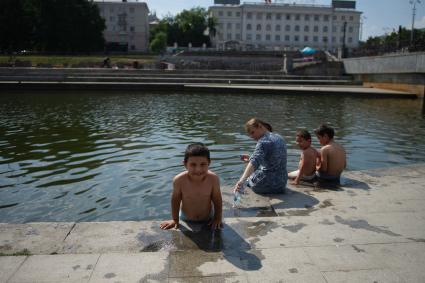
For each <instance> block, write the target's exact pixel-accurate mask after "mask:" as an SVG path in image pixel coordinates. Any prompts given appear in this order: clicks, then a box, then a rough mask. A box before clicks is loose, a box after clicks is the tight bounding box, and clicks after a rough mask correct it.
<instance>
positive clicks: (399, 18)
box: [106, 0, 425, 39]
mask: <svg viewBox="0 0 425 283" xmlns="http://www.w3.org/2000/svg"><path fill="white" fill-rule="evenodd" d="M106 1H113V0H106ZM128 1H129V2H132V1H135V0H128ZM415 1H417V0H415ZM139 2H146V3H147V4H148V6H149V9H150V10H151V11H156V14H157V16H158V17H160V18H161V17H162V16H165V15H167V14H168V13H171V14H172V15H175V14H177V13H179V12H181V11H182V10H184V9H190V8H192V7H195V6H200V7H205V8H208V7H209V6H211V5H213V3H214V0H145V1H143V0H139ZM242 2H245V1H244V0H241V3H242ZM247 2H248V1H247ZM249 2H264V1H260V0H249ZM272 2H275V0H272ZM277 2H279V3H282V2H283V3H293V2H296V3H298V4H312V3H315V4H317V5H330V4H331V2H332V0H283V1H282V0H278V1H277ZM356 2H357V10H358V11H361V12H363V16H364V17H365V18H364V24H363V36H362V37H363V38H362V39H366V38H367V37H369V36H375V35H382V34H384V33H387V32H391V31H392V30H393V29H396V30H398V26H399V25H402V26H404V27H407V28H408V29H410V28H411V25H412V8H413V5H412V4H410V2H409V0H357V1H356ZM421 2H422V4H417V5H416V17H415V19H416V20H415V28H425V0H421Z"/></svg>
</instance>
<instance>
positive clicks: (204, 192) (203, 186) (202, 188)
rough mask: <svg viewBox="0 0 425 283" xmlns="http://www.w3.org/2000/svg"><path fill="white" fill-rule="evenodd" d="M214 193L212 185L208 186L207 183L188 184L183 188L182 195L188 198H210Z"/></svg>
mask: <svg viewBox="0 0 425 283" xmlns="http://www.w3.org/2000/svg"><path fill="white" fill-rule="evenodd" d="M211 192H212V186H211V184H208V183H207V182H203V183H198V184H193V183H191V182H188V183H187V184H185V186H183V188H182V194H183V197H188V198H192V197H193V198H199V197H209V196H210V195H211Z"/></svg>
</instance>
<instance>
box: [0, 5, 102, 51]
mask: <svg viewBox="0 0 425 283" xmlns="http://www.w3.org/2000/svg"><path fill="white" fill-rule="evenodd" d="M104 29H105V22H104V20H103V19H102V18H101V17H100V14H99V9H98V7H97V5H96V4H95V3H94V2H93V1H88V0H66V1H65V0H1V1H0V49H1V50H2V51H7V52H13V51H19V50H23V49H31V50H35V51H43V52H61V53H73V52H91V51H100V50H103V46H104V39H103V34H102V32H103V30H104Z"/></svg>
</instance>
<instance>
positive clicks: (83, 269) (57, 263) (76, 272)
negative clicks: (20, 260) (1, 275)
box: [8, 254, 100, 283]
mask: <svg viewBox="0 0 425 283" xmlns="http://www.w3.org/2000/svg"><path fill="white" fill-rule="evenodd" d="M99 256H100V255H98V254H97V255H96V254H92V255H36V256H30V257H28V259H27V260H26V261H25V262H24V264H23V265H22V266H21V267H20V268H19V270H18V272H16V273H15V275H13V276H12V278H10V280H9V281H8V283H27V282H28V283H33V282H40V283H41V282H43V283H44V282H46V283H47V282H49V283H50V282H52V283H57V282H88V281H89V279H90V276H91V274H92V273H93V269H94V267H95V266H96V262H97V260H98V259H99Z"/></svg>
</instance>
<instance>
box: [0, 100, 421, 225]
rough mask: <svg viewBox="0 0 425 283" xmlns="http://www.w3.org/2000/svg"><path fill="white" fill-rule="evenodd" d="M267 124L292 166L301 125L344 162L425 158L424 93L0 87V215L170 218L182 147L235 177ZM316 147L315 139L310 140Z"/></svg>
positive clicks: (359, 164) (371, 164) (356, 165)
mask: <svg viewBox="0 0 425 283" xmlns="http://www.w3.org/2000/svg"><path fill="white" fill-rule="evenodd" d="M252 116H257V117H261V118H263V119H264V120H266V121H269V122H270V123H271V124H272V125H273V127H274V128H275V131H276V132H279V133H280V134H282V135H283V136H284V137H285V139H286V141H287V143H288V167H289V169H292V168H295V167H296V166H297V162H298V158H299V151H298V149H297V148H296V145H295V142H294V140H295V138H294V135H295V130H296V129H297V128H299V127H305V128H307V129H309V130H312V129H313V128H315V127H317V126H318V125H319V124H320V123H321V122H329V123H331V124H332V125H334V126H335V127H336V129H337V137H336V139H337V140H338V141H340V142H341V143H342V144H343V145H344V146H345V147H346V149H347V151H348V158H349V164H348V170H358V169H368V168H376V167H387V166H394V165H402V164H409V163H416V162H425V145H424V143H423V141H422V136H424V134H425V123H424V120H425V118H424V115H423V114H422V105H421V103H420V102H418V101H417V100H397V99H382V100H380V99H354V98H345V97H335V96H333V97H328V98H318V97H305V96H302V97H300V96H276V95H270V96H267V95H210V94H199V95H182V94H137V93H128V94H100V93H48V94H43V93H13V94H1V96H0V222H29V221H93V220H96V221H106V220H141V219H162V218H168V217H169V213H170V208H169V201H170V197H169V195H170V191H171V180H172V177H173V176H174V175H175V174H177V173H178V172H180V171H181V170H183V167H182V165H181V161H182V158H183V151H184V149H185V147H186V145H187V144H189V143H192V142H204V143H206V144H207V145H208V146H209V147H210V149H211V151H212V158H213V161H212V164H211V167H212V170H214V171H215V172H216V173H218V174H219V176H220V178H221V183H222V185H226V186H230V185H232V184H233V183H234V182H235V181H236V180H237V178H238V177H239V175H240V173H241V172H242V170H243V164H241V162H240V161H239V158H238V156H239V154H241V153H247V152H251V151H252V150H253V148H254V145H255V143H254V141H252V140H250V139H249V138H248V137H247V136H246V135H245V134H244V132H243V131H244V130H243V123H244V122H245V121H246V120H247V119H249V118H250V117H252ZM314 145H315V146H316V147H318V143H317V141H316V140H314Z"/></svg>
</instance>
